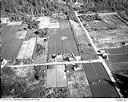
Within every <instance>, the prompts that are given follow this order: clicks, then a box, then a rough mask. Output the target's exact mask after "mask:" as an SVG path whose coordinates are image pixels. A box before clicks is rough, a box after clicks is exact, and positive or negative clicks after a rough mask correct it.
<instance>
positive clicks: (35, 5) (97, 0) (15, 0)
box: [0, 0, 128, 20]
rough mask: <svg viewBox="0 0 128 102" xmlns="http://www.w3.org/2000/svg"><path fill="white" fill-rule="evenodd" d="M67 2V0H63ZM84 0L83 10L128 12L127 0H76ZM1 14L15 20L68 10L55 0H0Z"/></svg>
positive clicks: (82, 0)
mask: <svg viewBox="0 0 128 102" xmlns="http://www.w3.org/2000/svg"><path fill="white" fill-rule="evenodd" d="M63 1H66V2H69V1H68V0H63ZM78 1H81V2H84V3H83V5H82V6H81V9H82V10H83V11H92V12H101V11H117V12H120V11H125V12H126V13H127V14H128V0H78ZM0 5H1V6H0V7H1V16H2V17H13V18H15V19H16V20H19V19H21V20H22V19H24V17H26V16H31V15H34V16H41V15H45V16H51V15H52V14H53V13H58V12H64V13H66V12H67V11H68V9H67V6H66V5H65V4H63V3H59V2H57V0H1V1H0Z"/></svg>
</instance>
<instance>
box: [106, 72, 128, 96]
mask: <svg viewBox="0 0 128 102" xmlns="http://www.w3.org/2000/svg"><path fill="white" fill-rule="evenodd" d="M113 76H114V78H115V80H116V82H115V83H114V82H112V81H110V80H107V79H104V80H105V81H107V82H108V83H109V84H110V85H112V86H116V87H117V88H119V89H120V92H121V94H122V95H123V97H125V98H128V77H127V76H125V75H121V74H115V73H114V74H113Z"/></svg>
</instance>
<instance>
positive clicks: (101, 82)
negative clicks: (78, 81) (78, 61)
mask: <svg viewBox="0 0 128 102" xmlns="http://www.w3.org/2000/svg"><path fill="white" fill-rule="evenodd" d="M83 67H84V70H85V73H86V75H87V78H88V81H89V85H90V89H91V91H92V95H93V97H119V95H118V93H117V91H116V90H115V88H114V86H112V85H111V84H110V82H111V80H110V79H109V76H108V74H107V73H106V71H105V69H104V67H103V65H102V64H101V63H92V64H83Z"/></svg>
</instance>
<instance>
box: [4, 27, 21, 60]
mask: <svg viewBox="0 0 128 102" xmlns="http://www.w3.org/2000/svg"><path fill="white" fill-rule="evenodd" d="M18 28H19V25H16V26H15V25H13V26H7V25H4V26H2V28H1V37H2V39H1V43H2V45H1V56H2V58H4V59H7V60H11V59H15V58H16V56H17V54H18V52H19V50H20V47H21V45H22V42H23V40H19V39H17V38H16V32H17V29H18Z"/></svg>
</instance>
